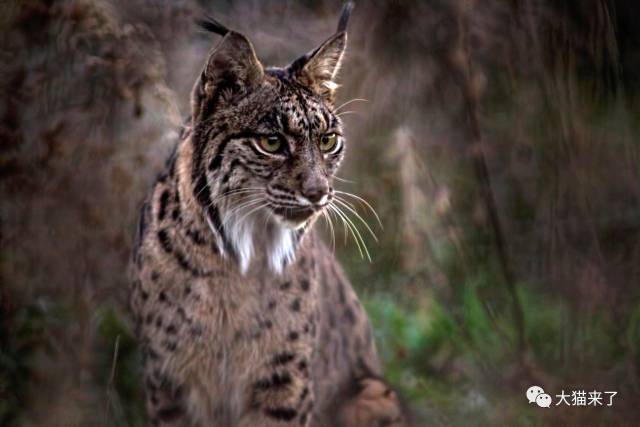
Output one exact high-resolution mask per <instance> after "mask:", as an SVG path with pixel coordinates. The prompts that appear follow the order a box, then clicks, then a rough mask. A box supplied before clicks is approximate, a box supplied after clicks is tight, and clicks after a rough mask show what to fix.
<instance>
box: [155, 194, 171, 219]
mask: <svg viewBox="0 0 640 427" xmlns="http://www.w3.org/2000/svg"><path fill="white" fill-rule="evenodd" d="M167 203H169V190H164V191H163V192H162V194H161V195H160V207H159V208H158V220H159V221H162V220H163V219H164V217H165V215H166V214H167Z"/></svg>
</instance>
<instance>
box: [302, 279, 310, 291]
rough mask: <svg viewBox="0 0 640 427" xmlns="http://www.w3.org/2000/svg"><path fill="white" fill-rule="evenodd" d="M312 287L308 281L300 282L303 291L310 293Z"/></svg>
mask: <svg viewBox="0 0 640 427" xmlns="http://www.w3.org/2000/svg"><path fill="white" fill-rule="evenodd" d="M309 287H310V284H309V281H308V280H306V279H302V281H301V282H300V288H302V290H303V291H305V292H306V291H308V290H309Z"/></svg>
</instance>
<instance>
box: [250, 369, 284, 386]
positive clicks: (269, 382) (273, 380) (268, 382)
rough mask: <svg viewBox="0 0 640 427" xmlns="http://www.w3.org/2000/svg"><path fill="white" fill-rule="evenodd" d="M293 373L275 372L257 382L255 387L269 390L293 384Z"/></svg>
mask: <svg viewBox="0 0 640 427" xmlns="http://www.w3.org/2000/svg"><path fill="white" fill-rule="evenodd" d="M291 381H292V379H291V374H289V373H288V372H280V373H279V372H274V373H273V375H271V377H270V378H264V379H261V380H258V381H256V382H255V384H254V385H253V387H254V388H255V389H256V390H269V389H274V388H281V387H285V386H287V385H289V384H291Z"/></svg>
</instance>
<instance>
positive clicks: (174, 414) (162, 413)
mask: <svg viewBox="0 0 640 427" xmlns="http://www.w3.org/2000/svg"><path fill="white" fill-rule="evenodd" d="M183 412H184V410H183V409H182V408H181V407H180V406H178V405H173V406H169V407H165V408H162V409H160V410H159V411H158V412H157V413H156V415H157V417H158V419H159V420H160V421H163V422H171V421H174V420H176V419H177V418H178V417H180V416H181V415H182V414H183Z"/></svg>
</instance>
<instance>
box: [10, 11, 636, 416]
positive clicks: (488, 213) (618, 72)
mask: <svg viewBox="0 0 640 427" xmlns="http://www.w3.org/2000/svg"><path fill="white" fill-rule="evenodd" d="M360 3H361V4H359V5H357V7H356V10H355V13H354V16H353V21H352V25H351V27H350V36H349V37H350V39H349V53H348V57H347V59H346V63H345V66H344V70H343V72H342V75H341V81H342V83H343V88H342V92H341V102H348V101H350V100H352V99H354V98H364V99H366V100H367V101H354V102H352V103H350V104H348V106H345V108H344V109H343V111H345V113H344V116H343V118H344V119H345V120H346V123H347V128H348V139H349V153H348V159H349V160H348V161H347V164H346V165H345V167H344V169H343V170H342V173H341V177H343V178H344V179H347V180H348V182H341V183H340V186H341V188H342V189H343V190H346V191H351V192H354V193H356V194H359V195H361V196H363V197H365V198H366V199H367V200H369V201H370V202H371V203H372V204H373V205H374V206H375V207H376V209H377V211H378V213H379V215H380V217H381V220H382V224H383V227H384V229H383V230H380V229H377V230H376V232H377V234H378V237H379V242H378V243H376V242H374V241H373V239H367V244H368V246H369V248H370V251H371V253H372V258H373V261H372V262H371V263H369V262H367V261H365V260H362V259H361V258H360V257H359V254H358V251H357V250H356V247H355V245H354V243H353V241H351V242H349V243H348V244H347V245H342V241H341V239H338V245H337V247H336V251H337V253H338V255H339V257H340V259H341V260H342V261H343V263H344V264H345V266H346V267H347V269H348V271H349V273H350V276H351V278H352V281H353V282H354V284H355V285H356V287H357V288H358V291H359V293H360V295H361V296H362V299H363V300H364V302H365V305H366V307H367V309H368V312H369V314H370V316H371V318H372V322H373V324H374V328H375V335H376V339H377V343H378V347H379V349H380V353H381V356H382V358H383V360H384V363H385V366H386V371H387V375H388V376H389V378H390V379H391V380H392V382H393V383H394V384H395V386H396V387H397V388H398V389H399V390H401V392H402V394H404V395H405V397H406V399H407V400H408V402H409V403H410V405H411V407H412V408H414V412H415V417H416V424H417V425H419V426H422V425H425V426H426V425H546V424H550V425H580V426H583V425H637V424H638V422H640V409H639V408H638V406H637V399H638V396H640V390H639V388H640V381H639V380H640V377H639V371H638V370H639V368H640V299H639V296H640V288H639V286H638V285H639V284H640V203H639V202H640V185H639V184H640V167H639V166H640V146H639V142H638V141H640V138H639V137H640V129H639V128H638V114H639V113H640V109H639V106H638V103H637V97H638V94H640V55H639V52H640V50H639V47H640V30H639V29H638V27H637V25H636V23H637V22H638V19H639V18H640V8H639V7H638V6H637V5H634V2H625V1H623V0H566V1H563V2H557V1H552V0H448V1H446V0H429V1H423V2H409V1H400V0H394V1H391V0H388V1H382V0H373V1H367V2H365V1H362V2H360ZM339 9H340V2H339V1H337V0H334V1H330V0H326V1H296V2H294V1H276V0H273V1H258V0H248V1H230V0H228V1H206V0H199V1H198V0H176V1H173V2H169V1H151V0H135V1H125V0H113V1H99V0H65V1H51V0H23V1H17V0H10V1H7V2H3V3H2V5H1V6H0V29H1V30H2V31H0V57H1V61H0V95H1V96H0V100H1V103H0V194H1V195H0V200H2V202H1V203H0V242H1V245H2V247H1V248H2V250H1V252H0V425H26V426H36V425H60V426H76V425H77V426H81V425H82V426H84V425H109V426H126V425H141V424H143V422H144V411H143V404H142V400H141V397H140V390H139V387H138V375H137V371H138V369H139V360H138V354H137V350H136V344H135V340H134V339H133V337H132V333H131V324H130V322H129V319H128V316H127V309H126V297H127V283H126V277H125V274H124V273H125V266H126V263H127V260H128V255H129V251H130V244H131V237H132V236H133V229H134V226H133V224H134V221H135V217H136V216H137V211H138V207H139V205H140V201H141V200H142V197H143V195H144V194H145V193H146V191H147V190H148V188H149V186H150V184H151V182H152V179H153V176H154V175H155V174H156V173H157V172H158V171H159V170H160V168H161V164H162V163H163V161H164V158H165V157H166V156H167V154H168V152H169V150H170V148H171V145H172V144H173V141H174V139H175V137H176V130H177V127H178V124H179V123H180V120H181V118H180V117H181V115H182V116H184V115H185V114H186V113H187V112H188V94H189V90H190V88H191V85H192V82H193V81H194V79H195V76H196V75H197V73H198V72H199V68H200V66H201V65H202V62H203V60H204V58H205V55H206V53H207V51H208V49H210V48H211V47H212V46H213V45H214V44H215V43H216V40H215V37H214V36H212V35H210V34H203V33H200V32H198V31H197V30H196V28H195V27H194V25H193V19H194V18H195V17H197V16H200V15H201V14H202V13H203V12H207V13H208V14H211V15H213V16H215V17H216V18H218V19H219V20H221V21H222V22H224V23H227V24H228V25H230V26H232V27H234V28H237V29H239V30H241V31H244V32H245V33H246V34H247V35H249V37H250V38H251V39H252V40H253V41H254V44H255V45H256V49H257V51H258V53H259V55H260V57H261V58H262V59H263V60H264V62H266V63H269V64H284V63H287V62H289V61H290V60H291V59H293V58H294V57H296V56H297V55H299V54H300V53H302V52H304V51H306V50H308V49H311V48H312V47H314V46H315V45H316V44H317V43H318V42H320V41H322V40H323V39H324V38H325V37H327V36H328V35H329V34H331V32H332V31H333V29H334V27H335V24H336V18H337V15H338V13H339ZM364 212H365V211H363V212H362V213H364ZM368 219H369V220H370V221H371V224H372V226H373V224H375V220H374V218H373V217H371V216H369V217H368ZM340 237H341V236H340ZM114 362H115V363H114ZM533 384H536V385H540V386H542V387H543V388H544V389H545V390H547V391H548V392H549V393H550V394H552V395H554V404H555V402H556V400H557V399H556V398H555V394H559V393H560V391H561V390H565V391H569V390H587V391H589V390H594V389H595V390H600V391H605V390H612V391H617V392H618V394H617V396H616V397H615V398H614V401H613V404H614V406H613V407H596V408H593V407H591V408H581V407H562V406H558V407H555V406H554V407H552V408H550V409H544V410H543V409H541V408H538V407H534V406H532V405H529V404H528V403H527V401H526V399H525V397H524V391H525V390H526V388H528V387H529V386H530V385H533Z"/></svg>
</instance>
